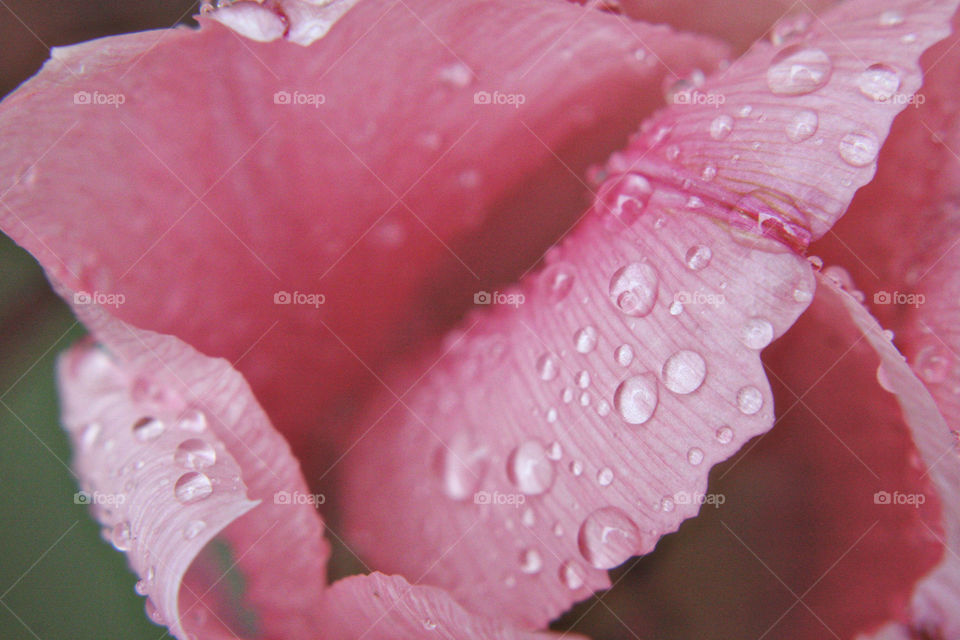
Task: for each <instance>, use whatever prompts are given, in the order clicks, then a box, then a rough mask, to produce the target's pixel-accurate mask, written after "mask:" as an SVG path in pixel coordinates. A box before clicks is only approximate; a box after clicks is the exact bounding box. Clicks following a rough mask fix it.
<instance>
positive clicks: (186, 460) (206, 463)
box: [173, 438, 217, 469]
mask: <svg viewBox="0 0 960 640" xmlns="http://www.w3.org/2000/svg"><path fill="white" fill-rule="evenodd" d="M173 459H174V461H175V462H176V463H177V464H179V465H180V466H181V467H186V468H187V469H204V468H206V467H210V466H212V465H213V464H214V463H215V462H216V461H217V452H216V451H215V450H214V449H213V447H212V446H210V444H209V443H208V442H206V441H205V440H201V439H200V438H190V439H189V440H184V441H183V442H181V443H180V444H179V446H177V450H176V451H175V452H174V453H173Z"/></svg>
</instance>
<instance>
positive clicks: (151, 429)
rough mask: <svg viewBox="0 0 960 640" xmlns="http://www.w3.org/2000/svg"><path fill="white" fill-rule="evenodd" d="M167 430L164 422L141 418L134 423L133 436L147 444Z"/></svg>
mask: <svg viewBox="0 0 960 640" xmlns="http://www.w3.org/2000/svg"><path fill="white" fill-rule="evenodd" d="M165 428H166V427H165V425H164V424H163V421H162V420H158V419H156V418H149V417H148V418H140V419H139V420H137V421H136V422H134V423H133V435H134V436H136V438H137V440H139V441H141V442H146V441H148V440H153V439H155V438H159V437H160V434H162V433H163V430H164V429H165Z"/></svg>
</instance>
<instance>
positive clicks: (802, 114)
mask: <svg viewBox="0 0 960 640" xmlns="http://www.w3.org/2000/svg"><path fill="white" fill-rule="evenodd" d="M818 126H820V118H819V116H817V112H816V111H811V110H810V109H804V110H803V111H798V112H797V113H795V114H793V117H792V118H790V122H788V123H787V139H788V140H790V142H803V141H804V140H806V139H808V138H810V137H811V136H812V135H813V134H815V133H816V132H817V127H818Z"/></svg>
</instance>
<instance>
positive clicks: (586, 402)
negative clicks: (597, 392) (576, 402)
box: [580, 391, 590, 407]
mask: <svg viewBox="0 0 960 640" xmlns="http://www.w3.org/2000/svg"><path fill="white" fill-rule="evenodd" d="M580 406H581V407H589V406H590V394H589V393H588V392H586V391H584V392H583V393H581V394H580Z"/></svg>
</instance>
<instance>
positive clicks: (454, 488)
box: [437, 431, 490, 500]
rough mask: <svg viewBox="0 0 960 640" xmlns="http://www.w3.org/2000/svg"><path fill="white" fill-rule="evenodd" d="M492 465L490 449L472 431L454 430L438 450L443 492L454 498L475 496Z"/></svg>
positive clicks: (438, 466)
mask: <svg viewBox="0 0 960 640" xmlns="http://www.w3.org/2000/svg"><path fill="white" fill-rule="evenodd" d="M489 464H490V461H489V456H488V451H487V448H486V447H484V446H480V445H478V444H477V443H476V442H475V439H474V437H473V436H472V435H470V433H468V432H465V431H459V432H457V433H455V434H454V435H453V436H452V437H451V438H450V441H449V442H448V443H447V446H442V447H441V448H440V449H439V450H438V453H437V471H438V475H439V477H440V484H441V486H442V488H443V492H444V494H446V496H447V497H448V498H451V499H452V500H466V499H468V498H471V497H473V495H474V494H475V493H476V492H477V489H478V488H479V486H480V481H481V480H482V479H483V477H484V475H485V474H486V472H487V468H488V466H489Z"/></svg>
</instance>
